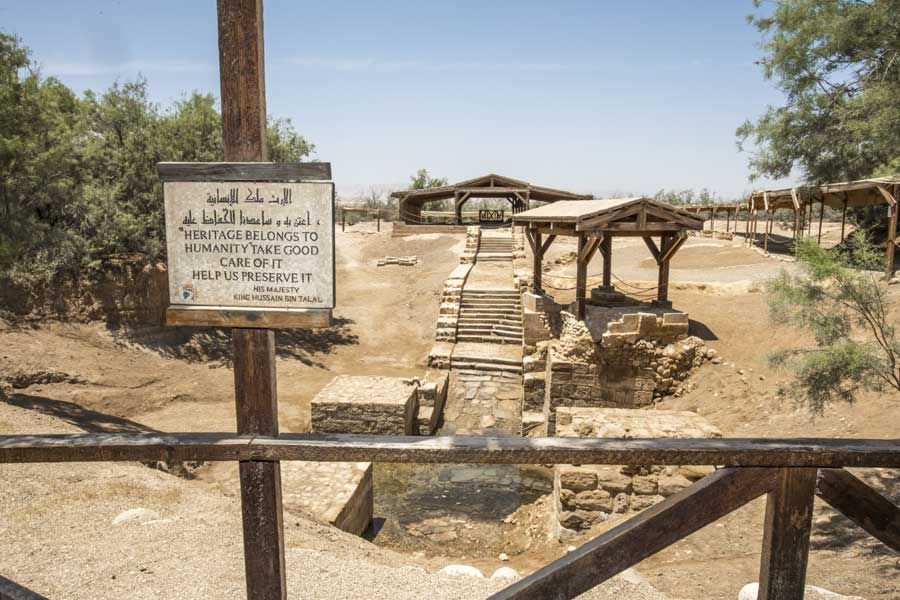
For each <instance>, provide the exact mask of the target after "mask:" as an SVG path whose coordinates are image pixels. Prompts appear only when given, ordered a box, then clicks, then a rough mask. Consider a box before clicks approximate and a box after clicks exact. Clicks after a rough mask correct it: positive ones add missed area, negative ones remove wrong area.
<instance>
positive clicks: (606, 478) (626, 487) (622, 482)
mask: <svg viewBox="0 0 900 600" xmlns="http://www.w3.org/2000/svg"><path fill="white" fill-rule="evenodd" d="M597 487H598V488H600V489H603V490H606V491H607V492H609V493H610V494H612V495H614V496H616V495H618V494H621V493H629V494H630V493H631V476H630V475H626V474H624V473H622V469H621V468H620V467H615V466H603V467H599V468H597Z"/></svg>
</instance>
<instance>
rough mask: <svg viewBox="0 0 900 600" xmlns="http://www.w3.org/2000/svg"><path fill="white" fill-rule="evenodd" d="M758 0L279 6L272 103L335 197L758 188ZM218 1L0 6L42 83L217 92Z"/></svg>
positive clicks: (163, 95)
mask: <svg viewBox="0 0 900 600" xmlns="http://www.w3.org/2000/svg"><path fill="white" fill-rule="evenodd" d="M751 11H752V3H751V2H750V0H690V1H683V2H674V1H670V0H657V1H626V0H620V1H619V2H601V1H593V2H591V1H585V2H574V1H573V2H549V1H547V2H532V1H529V0H517V1H508V2H500V1H491V0H480V1H478V2H473V1H461V2H440V3H438V2H430V1H425V0H419V1H409V2H386V1H385V2H373V1H369V2H363V1H360V2H342V1H330V2H301V1H286V0H282V1H277V0H268V1H267V2H266V5H265V19H266V21H265V23H266V61H267V62H266V79H267V83H266V85H267V95H268V110H269V113H270V114H272V115H276V116H283V117H290V118H291V119H293V121H294V124H295V125H296V127H297V129H298V130H299V131H300V132H301V133H303V134H304V135H305V136H306V137H307V138H308V139H310V140H311V141H312V142H314V143H315V144H316V146H317V153H316V158H318V159H320V160H326V161H330V162H331V163H332V164H333V169H334V176H335V179H336V181H337V183H338V186H339V189H343V190H344V191H345V193H347V192H349V191H351V190H353V189H356V188H358V187H360V186H366V185H372V184H379V185H394V184H396V185H401V184H404V183H405V182H406V181H407V179H408V176H409V175H410V174H411V173H412V172H414V171H415V170H416V169H417V168H419V167H427V168H428V169H429V170H431V171H432V172H433V173H434V174H437V175H442V176H446V177H448V178H449V179H450V180H451V181H455V180H459V179H466V178H470V177H475V176H477V175H481V174H484V173H487V172H497V173H501V174H505V175H509V176H511V177H516V178H520V179H525V180H528V181H531V182H533V183H537V184H543V185H550V186H554V187H562V188H565V189H569V190H572V191H579V192H591V193H597V194H609V193H615V192H630V193H653V192H655V191H656V190H657V189H659V188H663V187H664V188H678V189H682V188H701V187H708V188H710V189H712V190H714V191H717V192H719V193H720V194H723V195H726V196H733V195H738V194H741V193H743V192H745V191H747V190H749V189H751V188H752V187H757V186H760V185H763V184H764V183H765V184H767V183H768V182H764V183H756V184H751V183H750V182H749V181H748V170H747V166H746V164H747V157H746V155H743V154H740V153H738V151H737V148H736V145H735V137H734V130H735V128H736V127H737V126H738V125H739V124H740V123H741V122H742V121H743V120H744V119H745V118H747V117H754V116H756V115H758V114H760V113H761V112H762V111H763V110H764V109H765V107H766V105H767V104H778V103H780V100H781V96H780V94H779V92H778V91H777V90H776V89H775V88H774V86H773V85H772V83H771V82H767V81H765V80H764V79H763V76H762V73H761V70H760V68H759V67H758V66H756V65H755V64H754V61H755V60H757V59H758V58H759V57H760V56H761V50H760V49H759V47H758V44H759V41H760V37H759V34H758V33H757V32H756V31H755V30H754V29H753V28H752V27H751V26H750V25H748V24H747V22H746V15H747V14H748V13H750V12H751ZM215 12H216V11H215V2H214V1H213V0H180V1H179V2H171V1H168V0H157V1H154V2H140V1H137V0H134V1H125V0H123V1H119V2H115V1H109V0H82V1H79V2H72V1H68V2H61V1H59V2H57V1H45V0H35V1H32V2H22V1H20V0H16V1H13V0H2V2H0V29H3V30H5V31H8V32H12V33H16V34H18V35H20V36H21V37H22V38H23V39H24V41H25V43H26V44H27V45H28V46H30V47H31V48H32V49H33V51H34V56H35V58H36V59H37V60H38V61H39V62H40V63H41V64H42V65H43V71H44V73H45V74H46V75H54V76H57V77H59V78H60V79H61V80H63V81H64V82H65V83H66V84H68V85H70V86H72V87H73V88H75V89H76V90H78V91H82V90H84V89H88V88H91V89H103V88H105V87H107V86H108V85H109V84H110V83H111V82H113V81H114V80H116V79H117V78H118V79H120V80H124V79H129V78H134V77H135V76H137V74H138V73H142V74H144V75H145V76H146V77H147V79H148V80H149V83H150V90H151V94H152V97H153V98H154V100H156V101H158V102H160V103H162V104H163V105H165V104H167V103H168V102H170V101H171V100H173V99H176V98H178V97H179V96H180V95H182V94H183V93H185V92H189V91H191V90H195V89H196V90H200V91H204V92H207V91H212V92H213V93H215V94H216V95H218V92H219V83H218V72H217V68H218V67H217V46H216V29H215V27H216V14H215Z"/></svg>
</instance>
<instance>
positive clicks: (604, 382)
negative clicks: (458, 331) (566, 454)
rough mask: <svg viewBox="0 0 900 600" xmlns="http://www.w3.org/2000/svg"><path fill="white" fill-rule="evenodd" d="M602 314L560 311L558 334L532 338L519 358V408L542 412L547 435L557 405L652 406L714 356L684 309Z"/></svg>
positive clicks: (551, 429)
mask: <svg viewBox="0 0 900 600" xmlns="http://www.w3.org/2000/svg"><path fill="white" fill-rule="evenodd" d="M596 314H598V313H595V316H596ZM599 314H600V319H599V323H598V322H597V319H595V322H593V323H585V322H584V321H580V320H578V319H576V318H575V317H574V316H573V315H571V314H569V313H567V312H562V313H561V317H562V329H561V333H560V336H559V340H551V341H541V342H537V343H536V344H535V352H534V353H532V354H531V355H530V356H528V357H526V359H525V360H524V363H523V364H524V371H525V377H524V381H523V385H524V388H525V389H524V397H523V411H527V412H538V411H540V412H543V414H544V422H545V423H546V425H547V433H548V434H549V435H553V433H554V431H555V421H556V410H557V408H559V407H564V406H587V407H600V408H602V407H607V408H644V407H647V406H651V405H653V403H654V402H655V401H656V400H657V399H658V398H660V397H662V396H665V395H668V394H672V393H677V392H678V390H679V387H680V383H681V382H682V381H683V380H684V379H685V378H686V377H687V376H688V375H689V374H690V372H691V370H692V369H693V368H695V367H698V366H699V365H701V364H702V363H703V361H704V360H706V359H707V358H711V357H712V356H713V355H714V351H711V350H707V349H706V347H705V345H704V343H703V341H702V340H701V339H699V338H697V337H689V336H688V335H687V333H688V315H687V314H684V313H662V314H654V313H649V312H638V313H624V312H623V311H622V309H616V310H613V309H610V310H609V311H608V312H607V313H605V314H604V313H602V311H600V313H599ZM604 317H605V320H604ZM617 317H618V318H617ZM592 329H593V330H594V332H595V335H592V333H591V330H592ZM599 331H602V332H603V333H602V334H601V335H600V336H599V337H600V339H599V341H596V339H595V338H596V332H599Z"/></svg>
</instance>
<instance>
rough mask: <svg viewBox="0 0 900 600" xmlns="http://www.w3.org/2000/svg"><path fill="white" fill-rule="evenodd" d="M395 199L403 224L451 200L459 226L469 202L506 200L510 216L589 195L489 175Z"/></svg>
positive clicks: (419, 219) (398, 195)
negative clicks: (535, 204) (431, 205)
mask: <svg viewBox="0 0 900 600" xmlns="http://www.w3.org/2000/svg"><path fill="white" fill-rule="evenodd" d="M391 197H392V198H397V199H398V200H399V202H398V208H399V211H400V219H401V220H402V221H403V222H404V223H409V224H417V223H422V222H423V219H422V207H423V206H424V205H425V204H427V203H429V202H435V201H438V200H453V212H454V222H455V223H456V224H457V225H461V224H462V209H463V206H465V204H466V202H468V201H469V200H471V199H473V198H503V199H505V200H508V201H509V203H510V208H511V212H512V214H517V213H520V212H523V211H525V210H528V209H529V208H531V202H532V201H536V202H557V201H559V200H590V199H592V198H593V196H591V195H589V194H574V193H572V192H566V191H564V190H557V189H553V188H548V187H541V186H537V185H532V184H531V183H528V182H527V181H521V180H519V179H512V178H511V177H504V176H502V175H497V174H495V173H490V174H488V175H484V176H482V177H476V178H475V179H468V180H466V181H460V182H459V183H454V184H453V185H445V186H441V187H435V188H426V189H422V190H403V191H399V192H394V193H392V194H391Z"/></svg>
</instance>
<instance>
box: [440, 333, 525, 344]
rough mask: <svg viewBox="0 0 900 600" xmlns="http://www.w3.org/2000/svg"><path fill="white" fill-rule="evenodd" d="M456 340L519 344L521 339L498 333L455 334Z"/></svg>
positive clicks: (475, 342) (478, 342)
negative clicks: (501, 335)
mask: <svg viewBox="0 0 900 600" xmlns="http://www.w3.org/2000/svg"><path fill="white" fill-rule="evenodd" d="M456 341H457V342H471V343H474V344H521V343H522V340H520V339H515V338H506V337H500V336H499V335H465V334H463V335H459V334H457V335H456Z"/></svg>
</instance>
